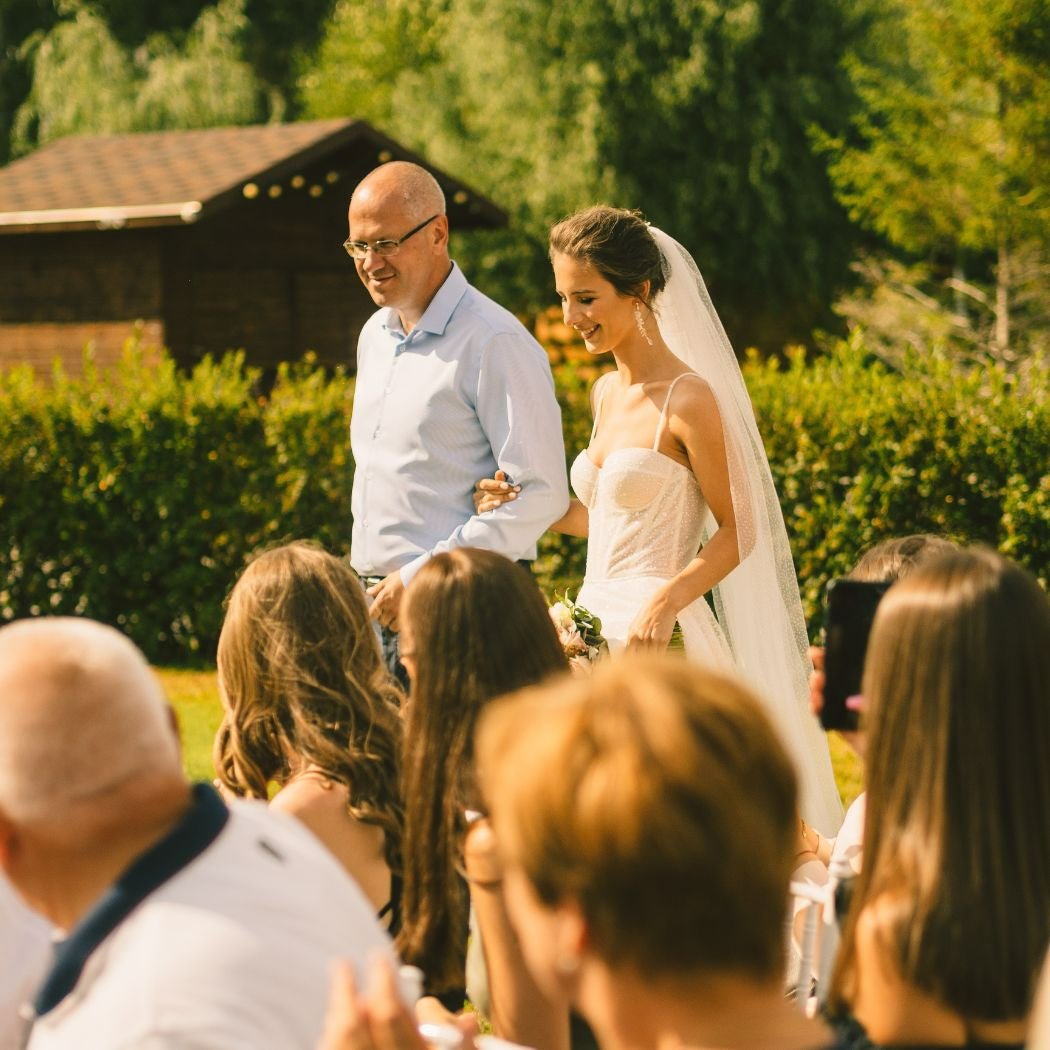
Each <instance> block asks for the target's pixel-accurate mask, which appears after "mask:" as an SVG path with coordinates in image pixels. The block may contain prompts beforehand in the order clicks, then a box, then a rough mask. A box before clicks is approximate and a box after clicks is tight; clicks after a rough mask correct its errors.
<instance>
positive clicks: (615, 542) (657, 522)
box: [571, 373, 733, 671]
mask: <svg viewBox="0 0 1050 1050" xmlns="http://www.w3.org/2000/svg"><path fill="white" fill-rule="evenodd" d="M688 374H689V373H687V374H686V375H681V376H679V377H678V378H677V379H675V381H674V382H673V383H672V384H671V386H670V388H669V389H668V391H667V397H666V399H665V400H664V406H663V411H662V412H661V413H660V422H659V424H658V425H657V428H656V437H655V438H654V440H653V446H652V448H620V449H616V450H615V451H614V452H610V453H609V455H608V456H606V458H605V462H604V463H603V464H602V465H601V467H597V466H595V464H594V461H593V460H592V459H591V457H590V452H589V450H588V449H584V450H583V451H582V452H581V453H580V454H579V455H578V456H577V457H576V462H575V463H573V465H572V471H571V479H572V487H573V491H574V492H575V493H576V496H577V497H578V498H579V500H580V502H581V503H582V504H583V505H584V506H585V507H586V508H587V514H588V521H589V525H588V535H587V570H586V575H585V577H584V581H583V588H582V589H581V590H580V593H579V596H578V597H577V599H576V600H577V601H578V602H579V604H580V605H582V606H583V607H584V608H585V609H588V610H589V611H590V612H592V613H594V615H595V616H597V617H598V618H599V619H600V620H601V621H602V634H603V636H604V637H605V639H606V641H607V642H608V643H609V645H610V647H611V648H613V649H616V648H619V647H621V646H623V645H624V644H625V643H626V641H627V629H628V628H629V627H630V625H631V622H632V621H633V620H634V618H635V617H636V616H637V615H638V613H639V612H640V611H641V610H642V608H643V606H644V605H645V604H646V602H648V601H649V599H650V598H652V597H653V595H654V594H655V593H656V591H657V590H658V589H659V588H660V586H661V585H662V584H663V583H665V582H666V581H667V580H669V579H671V578H672V577H673V576H677V575H678V573H679V572H681V571H682V569H684V568H685V567H686V566H687V565H688V564H689V562H690V561H692V560H693V558H694V557H696V552H697V551H698V550H699V549H700V545H701V542H702V537H703V525H704V519H705V517H706V515H707V505H706V504H705V502H704V497H703V494H702V493H701V491H700V486H699V484H698V483H697V480H696V476H695V475H694V474H693V472H692V471H691V470H690V469H689V468H688V467H685V466H683V465H682V464H681V463H677V462H675V460H673V459H671V458H670V457H669V456H665V455H664V454H663V453H662V452H658V451H657V448H658V446H659V444H660V436H661V434H662V433H663V428H664V424H665V422H666V419H667V406H668V404H669V403H670V400H671V394H672V393H673V391H674V389H675V387H676V386H677V385H678V383H679V382H680V381H681V380H683V379H685V380H686V381H687V382H688V379H687V378H686V377H687V375H688ZM600 420H601V399H600V393H599V395H598V396H597V397H596V409H595V417H594V430H593V431H592V432H591V438H592V441H593V438H594V434H595V433H596V432H597V429H598V423H599V422H600ZM678 625H679V626H680V627H681V629H682V637H683V639H684V641H685V647H686V651H687V652H688V653H689V654H690V656H695V657H697V658H698V659H700V660H701V661H702V662H704V663H706V664H708V665H709V666H714V667H717V668H719V669H721V670H727V671H729V670H732V669H733V655H732V653H731V652H730V649H729V644H728V642H727V641H726V638H725V634H724V633H723V632H722V628H721V627H719V625H718V621H717V620H716V619H715V617H714V614H713V613H712V611H711V607H710V606H709V605H708V604H707V602H706V601H705V600H704V598H697V599H696V601H694V602H693V603H692V604H691V605H688V606H686V608H684V609H683V610H682V611H681V612H680V613H679V614H678Z"/></svg>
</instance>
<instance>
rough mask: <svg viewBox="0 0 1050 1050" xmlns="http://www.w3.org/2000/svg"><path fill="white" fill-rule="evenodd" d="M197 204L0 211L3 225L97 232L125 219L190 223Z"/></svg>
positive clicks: (0, 224)
mask: <svg viewBox="0 0 1050 1050" xmlns="http://www.w3.org/2000/svg"><path fill="white" fill-rule="evenodd" d="M200 210H201V203H200V201H180V202H178V203H175V204H128V205H125V206H123V207H111V208H51V209H49V210H47V211H6V212H5V211H0V227H3V226H56V225H60V224H64V223H73V222H84V223H94V224H95V225H96V226H97V227H98V228H99V229H100V230H119V229H120V228H121V227H122V226H125V225H127V222H128V220H129V219H173V218H177V219H181V220H182V221H183V222H194V221H195V220H196V218H197V216H198V214H199V213H200Z"/></svg>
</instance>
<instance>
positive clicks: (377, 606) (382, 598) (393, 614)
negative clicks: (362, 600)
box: [365, 569, 405, 631]
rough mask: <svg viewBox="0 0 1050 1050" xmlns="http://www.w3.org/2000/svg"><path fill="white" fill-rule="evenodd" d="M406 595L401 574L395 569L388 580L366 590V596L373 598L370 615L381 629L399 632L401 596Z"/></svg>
mask: <svg viewBox="0 0 1050 1050" xmlns="http://www.w3.org/2000/svg"><path fill="white" fill-rule="evenodd" d="M404 593H405V585H404V584H403V583H402V582H401V573H400V572H398V571H397V570H396V569H395V570H394V571H393V572H392V573H391V574H390V575H389V576H387V577H386V579H384V580H380V581H379V583H374V584H373V585H372V586H371V587H369V588H367V589H366V591H365V594H368V595H371V597H372V605H371V606H370V608H369V610H368V615H369V616H371V617H372V619H373V620H376V621H378V623H379V625H380V626H381V627H386V628H388V629H389V630H391V631H396V630H398V629H399V627H398V623H399V621H398V615H399V614H400V612H401V596H402V595H403V594H404Z"/></svg>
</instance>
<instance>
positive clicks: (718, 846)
mask: <svg viewBox="0 0 1050 1050" xmlns="http://www.w3.org/2000/svg"><path fill="white" fill-rule="evenodd" d="M477 756H478V757H477V760H478V769H479V771H480V776H481V781H482V786H483V789H484V795H485V799H486V801H487V802H488V804H489V808H490V812H491V820H492V826H493V830H494V832H495V834H496V838H497V840H498V841H499V845H500V852H501V855H502V856H503V859H504V865H505V872H506V874H505V880H504V881H505V886H504V892H505V895H506V899H507V905H508V909H509V911H510V914H511V918H512V920H513V922H514V926H515V928H516V929H517V932H518V936H519V938H520V940H521V942H522V946H523V949H524V954H525V958H526V961H527V962H528V964H529V967H530V969H531V971H532V973H533V976H534V977H535V979H536V981H537V982H538V983H539V984H540V986H541V988H544V989H546V990H548V991H549V993H550V994H559V993H560V994H565V995H567V996H568V997H569V998H570V1000H571V1002H572V1003H573V1005H574V1006H575V1007H576V1008H577V1009H578V1010H579V1012H580V1013H581V1014H582V1015H583V1016H584V1018H585V1019H586V1020H587V1021H588V1022H589V1024H590V1026H591V1028H592V1029H593V1031H594V1033H595V1035H596V1036H597V1039H598V1043H599V1045H600V1046H602V1047H605V1048H619V1047H628V1046H629V1047H634V1048H638V1050H645V1048H653V1050H655V1048H657V1047H667V1046H676V1047H683V1048H684V1047H721V1048H726V1050H760V1048H761V1050H814V1048H817V1047H821V1046H827V1045H829V1044H830V1043H831V1036H830V1033H829V1032H828V1031H827V1030H826V1029H825V1028H824V1026H823V1024H822V1023H820V1022H819V1021H814V1020H811V1019H809V1018H806V1017H805V1016H803V1014H802V1013H801V1012H800V1011H799V1010H798V1009H797V1008H796V1007H795V1006H794V1005H793V1004H792V1003H791V1002H789V1001H788V1000H787V999H786V998H785V997H784V994H783V967H784V918H785V909H786V904H787V897H788V880H789V877H790V874H791V868H792V864H793V861H794V854H795V845H796V842H795V839H796V835H797V828H798V817H797V808H796V807H797V785H796V781H795V777H794V774H793V771H792V766H791V763H790V760H789V759H788V756H787V754H786V752H785V751H784V749H783V747H782V746H781V744H780V743H779V741H778V739H777V736H776V733H775V731H774V729H773V727H772V725H771V724H770V722H769V720H768V717H767V716H766V715H765V713H764V711H763V709H762V707H761V705H760V703H759V702H758V701H757V700H756V699H755V698H754V697H753V696H752V695H751V694H750V693H749V692H748V691H747V690H746V689H745V688H744V687H743V686H742V685H741V684H739V683H738V682H737V681H735V680H734V679H731V678H728V677H724V676H722V675H720V674H716V673H714V672H712V671H708V670H705V669H704V668H701V667H697V666H690V665H688V664H686V663H683V662H681V661H677V660H673V659H668V658H657V657H652V656H650V657H648V658H641V657H639V658H634V659H630V658H627V659H624V660H621V661H617V662H610V663H609V664H607V665H605V666H599V667H598V669H597V670H596V671H595V672H594V674H593V675H591V676H588V677H586V678H582V679H580V678H577V679H573V680H571V681H568V680H565V681H560V682H557V683H555V684H552V685H550V686H548V687H546V688H541V689H534V690H530V691H526V692H522V693H520V694H518V695H517V696H514V697H511V698H509V699H508V700H506V701H504V702H501V703H499V704H497V705H493V706H492V707H491V708H490V709H489V711H487V712H486V713H485V715H484V716H483V717H482V720H481V724H480V727H479V730H478V750H477Z"/></svg>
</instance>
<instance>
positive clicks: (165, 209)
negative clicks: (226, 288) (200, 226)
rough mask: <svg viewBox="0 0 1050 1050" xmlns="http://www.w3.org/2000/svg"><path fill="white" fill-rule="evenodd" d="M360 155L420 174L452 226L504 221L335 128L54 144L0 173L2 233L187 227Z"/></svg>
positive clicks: (467, 195)
mask: <svg viewBox="0 0 1050 1050" xmlns="http://www.w3.org/2000/svg"><path fill="white" fill-rule="evenodd" d="M348 147H349V149H348ZM362 148H364V149H365V150H369V149H370V150H371V151H372V153H373V154H374V155H375V156H376V157H378V158H379V159H380V160H387V159H390V158H395V159H405V160H414V161H417V162H418V163H421V164H424V165H425V166H426V167H427V168H428V169H429V170H431V171H432V172H433V173H434V174H435V176H436V177H437V178H438V181H439V182H440V183H441V185H442V187H443V189H444V190H445V193H446V195H447V196H448V198H449V205H450V209H452V208H453V207H454V206H455V211H457V212H459V216H458V217H457V218H458V223H459V225H461V226H462V225H464V222H463V218H464V213H466V214H467V215H469V219H470V221H469V223H468V224H469V225H473V226H487V227H495V226H502V225H505V223H506V215H505V214H504V213H503V212H502V211H501V210H500V209H499V208H498V207H497V206H496V205H495V204H493V203H492V202H491V201H489V200H486V199H485V198H484V197H481V196H480V195H479V194H477V193H475V192H474V191H473V190H472V189H471V188H470V187H468V186H465V185H464V184H463V183H461V182H459V181H457V180H456V179H453V178H451V177H450V176H448V175H445V174H444V173H443V172H441V171H438V170H436V169H435V168H434V167H433V165H431V164H427V163H426V162H425V161H424V160H423V159H422V158H421V157H418V156H416V155H415V154H413V153H411V152H410V151H409V150H407V149H405V148H404V147H403V146H401V145H399V144H398V143H397V142H395V141H394V140H393V139H390V138H389V137H387V136H386V135H384V134H382V132H379V131H377V130H376V129H375V128H373V127H372V126H371V125H370V124H367V123H366V122H365V121H362V120H346V119H339V120H315V121H304V122H300V123H294V124H261V125H255V126H250V127H234V128H204V129H200V130H194V131H152V132H140V133H137V134H126V135H91V136H87V135H74V136H70V137H68V138H63V139H59V140H57V141H55V142H52V143H50V144H49V145H46V146H43V147H42V148H41V149H39V150H37V151H36V152H34V153H31V154H30V155H28V156H26V157H23V158H21V159H19V160H16V161H14V162H13V163H11V164H9V165H7V167H5V168H0V232H15V230H16V229H20V230H22V231H25V232H28V230H29V229H33V228H35V229H41V228H52V229H57V228H61V229H75V228H95V227H98V226H144V225H145V226H157V225H165V224H170V223H182V222H192V221H194V220H196V219H198V218H200V217H202V216H203V215H205V214H209V213H212V212H214V211H216V210H219V209H221V208H223V207H225V206H227V205H229V204H231V203H234V202H236V201H237V200H241V199H243V196H244V195H245V194H244V187H245V185H246V184H248V183H254V184H256V185H258V186H259V187H260V190H261V191H262V192H265V191H266V189H267V187H268V186H269V185H271V184H273V183H279V182H281V181H282V180H287V179H289V178H291V177H293V176H295V175H296V174H306V169H308V168H310V167H311V166H312V167H313V168H315V169H316V168H317V167H318V166H323V165H325V164H326V162H329V161H330V162H331V168H332V170H333V172H334V173H336V174H339V168H340V165H339V159H340V155H342V156H343V157H344V158H346V157H348V156H349V153H350V152H353V153H359V152H360V151H361V149H362ZM330 178H331V177H330ZM250 192H251V190H250V189H249V193H250ZM90 209H95V211H92V210H90Z"/></svg>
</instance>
